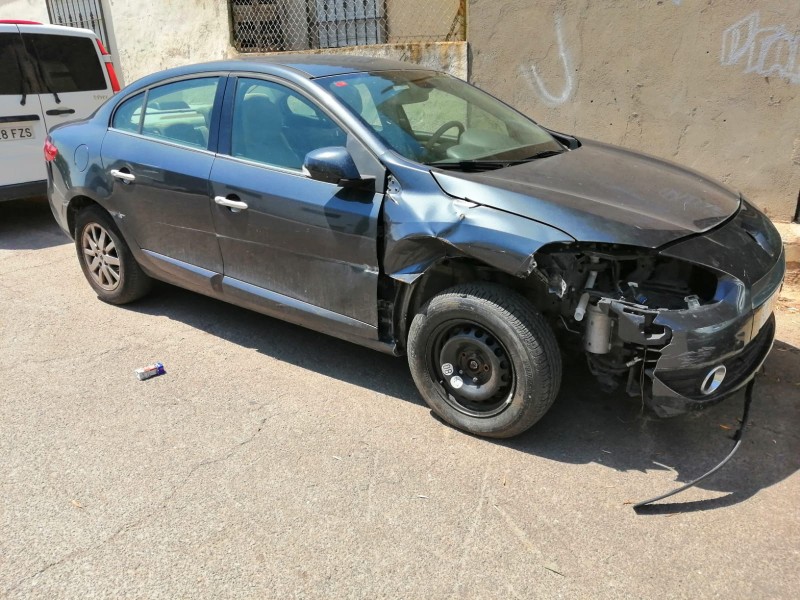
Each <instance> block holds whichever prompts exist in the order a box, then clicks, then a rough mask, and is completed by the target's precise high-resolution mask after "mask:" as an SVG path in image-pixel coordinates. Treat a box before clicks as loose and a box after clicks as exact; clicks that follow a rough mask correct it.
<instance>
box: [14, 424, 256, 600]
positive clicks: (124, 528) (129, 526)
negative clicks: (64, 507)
mask: <svg viewBox="0 0 800 600" xmlns="http://www.w3.org/2000/svg"><path fill="white" fill-rule="evenodd" d="M268 420H269V417H263V418H262V419H261V420H260V421H259V423H258V428H257V429H256V430H255V431H254V432H253V433H252V435H250V436H249V437H248V438H247V439H245V440H243V441H241V442H239V443H238V444H235V445H234V446H233V447H232V448H231V449H230V450H229V451H228V452H226V453H225V454H224V455H223V456H220V457H218V458H209V459H206V460H202V461H200V462H199V463H197V464H195V465H194V466H193V467H192V468H190V469H189V472H188V473H187V474H186V476H185V477H184V478H183V480H182V481H181V482H180V483H178V484H177V485H175V486H174V487H173V489H172V490H171V491H170V492H169V493H168V494H167V495H166V496H165V497H164V499H163V500H161V502H160V503H159V506H158V507H157V508H156V509H154V510H152V511H150V512H149V513H147V514H146V515H144V516H142V517H141V518H139V519H137V520H135V521H134V522H132V523H126V524H124V525H121V526H120V527H118V528H117V529H116V530H115V531H114V532H113V533H112V534H111V535H109V536H108V537H106V538H105V539H103V540H102V541H100V542H98V543H97V544H94V545H93V546H89V547H88V548H82V549H78V550H73V551H72V552H70V553H68V554H66V555H65V556H62V557H61V558H59V559H58V560H56V561H53V562H51V563H48V564H46V565H45V566H43V567H42V568H41V569H39V570H37V571H36V572H35V573H33V574H32V575H28V576H27V577H23V578H22V579H20V580H19V581H18V582H17V583H15V584H14V585H13V586H11V587H10V588H8V589H6V590H4V591H2V593H0V596H3V597H5V596H7V595H10V594H11V593H12V592H14V591H16V590H18V589H19V588H20V587H21V586H22V585H24V584H25V583H26V582H28V581H31V580H33V579H36V578H37V577H39V576H40V575H42V574H44V573H46V572H47V571H49V570H50V569H53V568H54V567H57V566H59V565H64V564H66V563H69V562H71V561H73V560H75V559H76V558H80V557H82V556H86V555H89V554H92V553H93V552H95V551H96V550H99V549H100V548H102V547H103V546H105V545H106V544H109V543H111V542H113V541H114V539H116V538H117V537H119V536H120V535H122V534H125V533H127V532H129V531H132V530H134V529H136V528H137V527H140V526H141V525H142V524H144V523H146V522H147V521H149V520H150V519H152V518H153V517H155V516H156V515H157V514H158V513H160V512H162V511H164V510H166V508H167V505H168V504H169V503H170V502H171V501H172V499H173V498H175V496H176V495H177V494H178V492H179V491H180V490H181V489H182V488H183V487H184V486H185V485H186V484H187V483H188V482H189V480H190V479H191V478H192V477H193V476H194V475H195V473H197V472H198V471H199V470H200V469H202V468H203V467H207V466H209V465H214V464H217V463H221V462H225V461H227V460H229V459H230V458H232V457H233V456H234V455H236V454H237V453H238V452H239V451H240V450H241V449H242V448H243V447H245V446H247V445H248V444H250V443H251V442H252V441H253V440H255V439H256V437H258V434H260V433H261V432H262V431H263V429H264V426H265V425H266V423H267V421H268Z"/></svg>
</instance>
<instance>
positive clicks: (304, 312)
mask: <svg viewBox="0 0 800 600" xmlns="http://www.w3.org/2000/svg"><path fill="white" fill-rule="evenodd" d="M136 254H138V256H137V257H136V258H137V259H138V260H139V262H140V264H141V266H142V268H143V269H144V270H145V271H146V272H147V274H148V275H150V276H151V277H154V278H156V279H159V280H161V281H165V282H166V283H170V284H173V285H177V286H180V287H183V288H186V289H188V290H191V291H193V292H198V293H200V294H204V295H206V296H210V297H212V298H216V299H218V300H222V301H224V302H229V303H231V304H235V305H236V306H241V307H242V308H247V309H250V310H253V311H256V312H259V313H261V314H264V315H268V316H270V317H275V318H277V319H280V320H282V321H288V322H289V323H294V324H296V325H300V326H302V327H307V328H308V329H313V330H314V331H319V332H320V333H326V334H328V335H332V336H334V337H337V338H340V339H343V340H346V341H348V342H352V343H354V344H359V345H361V346H366V347H368V348H372V349H373V350H378V351H380V352H383V353H386V354H392V355H395V356H397V355H399V351H398V349H397V345H396V344H394V343H388V342H382V341H380V340H379V339H378V328H377V327H375V326H373V325H370V324H368V323H364V322H362V321H358V320H357V319H353V318H351V317H347V316H345V315H341V314H339V313H336V312H333V311H330V310H327V309H325V308H321V307H319V306H314V305H313V304H309V303H308V302H303V301H302V300H297V299H295V298H290V297H289V296H284V295H283V294H278V293H277V292H273V291H270V290H267V289H264V288H262V287H258V286H256V285H252V284H249V283H246V282H244V281H239V280H238V279H233V278H231V277H225V276H223V275H221V274H220V273H215V272H214V271H209V270H208V269H203V268H202V267H197V266H195V265H191V264H189V263H186V262H183V261H180V260H177V259H174V258H170V257H169V256H164V255H163V254H158V253H157V252H152V251H150V250H140V251H139V252H137V253H136ZM376 302H377V298H376Z"/></svg>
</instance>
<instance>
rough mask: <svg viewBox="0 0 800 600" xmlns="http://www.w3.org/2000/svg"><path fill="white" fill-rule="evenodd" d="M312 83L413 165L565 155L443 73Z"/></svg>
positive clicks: (533, 128) (466, 165) (542, 134)
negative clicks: (337, 101)
mask: <svg viewBox="0 0 800 600" xmlns="http://www.w3.org/2000/svg"><path fill="white" fill-rule="evenodd" d="M318 83H320V84H321V85H323V86H325V87H326V88H327V89H328V90H330V91H331V92H332V93H333V94H334V95H335V96H336V97H337V98H339V99H340V100H341V101H342V102H343V103H344V104H345V105H346V106H347V107H348V108H350V110H351V111H352V112H353V113H355V114H356V116H358V117H359V118H360V119H361V121H362V122H363V123H365V124H366V125H367V126H368V127H369V128H370V129H371V130H372V131H373V132H374V133H375V135H377V136H378V137H379V138H380V139H381V140H383V142H384V143H386V145H388V146H389V147H391V148H392V149H393V150H395V151H396V152H398V153H399V154H401V155H403V156H405V157H406V158H410V159H411V160H414V161H417V162H422V163H425V164H429V165H435V166H439V167H443V168H451V169H453V168H455V169H470V168H472V167H476V166H477V167H479V168H484V169H485V168H499V167H504V166H508V165H511V164H516V163H519V162H522V161H526V160H533V159H534V158H540V157H544V156H550V155H552V154H553V153H559V152H562V151H563V150H564V147H563V146H562V145H561V144H559V143H558V142H557V141H556V140H555V139H554V138H553V136H551V135H550V134H549V133H548V132H547V131H545V130H544V129H542V128H541V127H539V126H538V125H536V123H534V122H533V121H531V120H530V119H528V118H527V117H525V116H524V115H522V114H520V113H518V112H517V111H515V110H513V109H512V108H510V107H508V106H507V105H505V104H503V103H502V102H500V101H499V100H497V99H495V98H493V97H492V96H490V95H489V94H486V93H485V92H482V91H481V90H479V89H478V88H476V87H473V86H471V85H469V84H468V83H465V82H463V81H461V80H460V79H456V78H455V77H451V76H449V75H445V74H443V73H434V72H431V71H380V72H375V73H353V74H350V75H342V76H336V77H327V78H324V79H320V80H318Z"/></svg>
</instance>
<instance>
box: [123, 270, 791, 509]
mask: <svg viewBox="0 0 800 600" xmlns="http://www.w3.org/2000/svg"><path fill="white" fill-rule="evenodd" d="M125 308H127V309H129V310H133V311H136V312H140V313H143V314H150V315H159V316H166V317H168V318H170V319H173V320H176V321H180V322H181V323H184V324H186V325H189V326H192V327H195V328H197V329H200V330H202V331H205V332H207V333H210V334H212V335H215V336H218V337H220V338H222V339H225V340H227V341H229V342H232V343H234V344H238V345H241V346H246V347H249V348H254V349H255V350H257V351H258V352H260V353H262V354H264V355H266V356H270V357H273V358H277V359H279V360H281V361H284V362H288V363H291V364H293V365H296V366H299V367H302V368H306V369H309V370H311V371H314V372H317V373H321V374H324V375H326V376H328V377H332V378H335V379H339V380H341V381H345V382H347V383H351V384H353V385H358V386H361V387H364V388H367V389H370V390H373V391H375V392H378V393H381V394H386V395H389V396H392V397H395V398H398V399H400V400H405V401H406V402H411V403H413V404H418V405H423V406H424V402H423V400H422V399H421V398H420V396H419V394H418V393H417V391H416V388H415V387H414V384H413V382H412V380H411V376H410V374H409V372H408V368H407V365H406V362H405V359H403V358H395V357H391V356H387V355H384V354H380V353H378V352H375V351H373V350H370V349H367V348H362V347H360V346H357V345H354V344H350V343H348V342H345V341H341V340H338V339H336V338H332V337H330V336H327V335H323V334H320V333H316V332H313V331H310V330H307V329H304V328H302V327H299V326H295V325H292V324H289V323H286V322H283V321H280V320H278V319H273V318H270V317H266V316H263V315H260V314H257V313H254V312H252V311H248V310H245V309H242V308H238V307H235V306H232V305H229V304H226V303H223V302H221V301H218V300H214V299H212V298H207V297H205V296H200V295H198V294H194V293H192V292H188V291H185V290H182V289H180V288H176V287H173V286H169V285H166V284H159V285H158V286H157V289H156V290H154V293H153V294H151V295H150V296H148V297H147V298H145V299H143V300H142V301H139V302H137V303H135V304H131V305H128V306H126V307H125ZM779 334H780V332H779ZM366 365H368V366H369V367H368V368H367V367H366ZM798 373H800V349H798V348H795V347H794V346H791V345H789V344H786V343H784V342H780V341H778V342H776V345H775V348H774V350H773V352H772V353H771V354H770V356H769V358H768V360H767V363H766V365H765V367H764V370H763V372H762V373H761V375H759V377H758V379H757V383H756V386H755V392H754V401H753V405H752V408H751V416H750V421H749V424H748V427H747V430H746V431H745V432H744V436H743V443H742V446H741V448H740V449H739V451H738V453H737V454H736V455H735V456H734V458H733V459H732V460H731V462H730V463H729V464H728V465H727V466H726V467H725V468H724V469H722V470H721V471H720V472H718V473H716V474H714V475H713V476H712V477H711V478H709V479H708V480H705V481H703V482H701V483H700V484H699V485H698V487H699V488H700V489H703V490H707V491H711V492H716V493H720V494H722V495H721V496H717V497H714V498H711V499H707V500H701V501H694V502H680V501H678V502H671V503H661V504H657V505H652V506H650V507H643V508H642V509H641V510H640V511H638V512H640V513H642V514H663V513H676V512H693V511H702V510H710V509H714V508H721V507H725V506H731V505H734V504H737V503H739V502H742V501H744V500H746V499H747V498H750V497H752V496H753V495H754V494H756V493H757V492H758V491H759V490H761V489H764V488H767V487H770V486H772V485H774V484H776V483H778V482H780V481H782V480H784V479H786V478H787V477H789V476H790V475H792V474H793V473H794V472H796V471H797V470H798V469H800V436H799V435H798V434H797V432H796V430H795V429H794V426H793V424H795V423H798V422H800V419H798V417H800V386H798V383H800V375H798ZM795 380H798V381H795ZM743 398H744V393H743V392H740V393H738V394H737V395H735V396H733V397H731V398H729V399H728V400H726V401H725V402H722V403H720V404H718V405H716V406H712V407H710V408H708V409H706V410H704V411H701V412H698V413H693V414H689V415H686V416H683V417H678V418H673V419H659V418H657V417H655V416H654V415H653V414H652V413H650V412H648V411H647V410H645V409H644V408H643V407H642V406H641V403H640V401H638V400H633V399H631V398H629V397H627V396H626V395H625V394H623V393H620V392H617V393H613V394H607V393H603V392H600V391H598V388H597V385H596V383H595V380H594V378H593V377H592V376H591V374H590V373H589V371H588V369H587V368H586V366H585V364H584V363H583V362H582V360H577V359H573V360H565V364H564V375H563V384H562V389H561V392H560V394H559V397H558V398H557V399H556V402H555V404H554V405H553V407H552V409H551V410H550V411H549V412H548V413H547V414H546V415H545V417H544V418H543V419H542V420H541V421H540V422H539V423H537V424H536V425H535V426H534V427H533V428H531V429H530V430H529V431H527V432H526V433H524V434H522V435H521V436H518V437H516V438H512V439H510V440H494V441H491V440H489V441H490V443H495V444H498V445H501V446H504V447H507V448H510V449H513V450H515V451H518V452H524V453H528V454H532V455H536V456H540V457H543V458H547V459H550V460H554V461H559V462H565V463H570V464H589V463H597V464H602V465H604V466H606V467H608V468H611V469H614V470H617V471H620V472H629V471H638V472H642V473H644V472H654V471H672V472H674V480H675V481H674V483H671V484H670V483H666V484H663V486H660V487H659V486H658V485H654V486H653V487H652V488H651V489H643V490H642V491H641V494H640V495H641V497H638V498H620V499H619V502H620V504H630V503H633V502H635V501H641V500H644V499H646V497H651V496H655V495H657V494H659V493H662V492H666V491H669V489H671V488H675V487H678V486H679V485H680V484H682V483H685V482H688V481H691V480H693V479H695V478H696V477H698V476H700V475H702V474H703V473H705V472H706V471H708V470H709V469H710V468H711V467H713V466H715V465H716V464H717V463H718V462H720V461H721V460H722V459H723V458H724V456H725V455H726V454H727V453H728V452H729V450H730V449H731V448H732V447H733V443H734V442H733V441H732V439H731V437H732V436H733V434H734V433H735V432H736V430H737V428H738V426H739V418H740V417H741V413H742V408H743ZM659 480H663V477H660V478H659ZM664 487H665V488H666V489H662V488H664ZM678 498H679V497H678Z"/></svg>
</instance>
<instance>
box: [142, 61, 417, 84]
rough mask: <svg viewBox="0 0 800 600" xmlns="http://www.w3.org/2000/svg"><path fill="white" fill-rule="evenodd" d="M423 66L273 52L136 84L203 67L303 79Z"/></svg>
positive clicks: (168, 72)
mask: <svg viewBox="0 0 800 600" xmlns="http://www.w3.org/2000/svg"><path fill="white" fill-rule="evenodd" d="M408 70H415V71H419V70H426V71H433V69H429V68H428V67H424V66H421V65H416V64H412V63H406V62H401V61H399V60H388V59H385V58H371V57H368V56H343V55H338V54H291V53H286V54H274V55H268V56H247V57H243V58H237V59H231V60H220V61H214V62H205V63H198V64H193V65H185V66H182V67H176V68H173V69H168V70H166V71H161V72H159V73H153V74H152V75H147V76H145V77H143V78H142V79H140V80H139V81H138V82H136V83H137V85H136V86H135V87H141V86H143V85H149V84H151V83H153V82H156V81H160V80H162V79H168V78H170V77H181V76H183V75H193V74H197V73H204V72H206V71H247V72H252V73H265V74H269V75H289V74H291V75H294V76H300V77H304V78H306V79H315V78H317V77H329V76H333V75H344V74H347V73H359V72H372V71H408Z"/></svg>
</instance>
